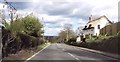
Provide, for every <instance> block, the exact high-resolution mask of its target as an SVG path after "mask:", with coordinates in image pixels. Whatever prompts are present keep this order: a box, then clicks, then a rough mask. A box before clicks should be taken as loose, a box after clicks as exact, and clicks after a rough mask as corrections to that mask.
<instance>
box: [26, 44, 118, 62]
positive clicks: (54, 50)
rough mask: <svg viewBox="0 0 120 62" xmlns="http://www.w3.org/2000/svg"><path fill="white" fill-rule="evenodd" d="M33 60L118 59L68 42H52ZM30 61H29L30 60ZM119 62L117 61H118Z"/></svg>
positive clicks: (86, 61) (108, 61)
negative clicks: (67, 43)
mask: <svg viewBox="0 0 120 62" xmlns="http://www.w3.org/2000/svg"><path fill="white" fill-rule="evenodd" d="M31 60H62V61H63V60H69V61H68V62H70V60H71V62H72V60H74V62H113V60H117V59H115V58H112V57H108V56H104V55H101V54H96V53H93V52H89V51H86V50H82V49H80V48H79V47H74V46H70V45H66V44H58V43H55V44H51V45H50V46H49V47H47V48H46V49H44V50H43V51H41V52H40V53H38V54H37V55H36V56H34V57H33V58H31V59H30V61H31ZM28 62H29V61H28ZM65 62H66V61H65ZM116 62H117V61H116Z"/></svg>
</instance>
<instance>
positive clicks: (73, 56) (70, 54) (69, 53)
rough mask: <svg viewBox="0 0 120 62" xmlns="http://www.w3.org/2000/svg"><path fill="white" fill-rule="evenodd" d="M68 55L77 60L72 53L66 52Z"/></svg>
mask: <svg viewBox="0 0 120 62" xmlns="http://www.w3.org/2000/svg"><path fill="white" fill-rule="evenodd" d="M68 54H69V55H70V56H72V57H73V58H75V59H76V60H79V59H78V58H77V57H75V56H74V55H73V54H71V53H68Z"/></svg>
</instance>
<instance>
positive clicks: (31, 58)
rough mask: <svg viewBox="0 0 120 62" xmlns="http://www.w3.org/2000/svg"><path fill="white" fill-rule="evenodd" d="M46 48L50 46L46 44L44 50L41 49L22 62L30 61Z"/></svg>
mask: <svg viewBox="0 0 120 62" xmlns="http://www.w3.org/2000/svg"><path fill="white" fill-rule="evenodd" d="M48 46H50V44H48V45H47V46H46V47H45V48H43V49H42V50H40V51H38V52H37V53H35V54H34V55H33V56H31V57H29V58H28V59H27V60H25V61H24V62H27V61H29V60H30V59H32V58H33V57H34V56H36V55H37V54H38V53H40V52H42V51H43V50H44V49H46V48H47V47H48Z"/></svg>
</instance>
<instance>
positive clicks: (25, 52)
mask: <svg viewBox="0 0 120 62" xmlns="http://www.w3.org/2000/svg"><path fill="white" fill-rule="evenodd" d="M49 44H50V43H44V44H42V45H40V46H38V47H36V48H32V49H29V50H21V51H19V52H18V53H16V54H10V55H9V57H5V58H4V59H2V60H3V61H4V60H23V61H24V60H26V59H27V58H29V57H31V56H32V55H34V54H35V53H37V52H38V51H40V50H42V49H43V48H44V47H46V46H47V45H49Z"/></svg>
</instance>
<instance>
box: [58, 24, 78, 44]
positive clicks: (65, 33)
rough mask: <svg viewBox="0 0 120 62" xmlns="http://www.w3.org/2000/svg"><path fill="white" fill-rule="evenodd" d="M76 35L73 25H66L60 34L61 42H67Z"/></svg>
mask: <svg viewBox="0 0 120 62" xmlns="http://www.w3.org/2000/svg"><path fill="white" fill-rule="evenodd" d="M75 37H76V34H75V32H74V31H73V30H72V25H71V24H65V25H64V29H63V30H62V31H61V32H60V33H59V41H60V42H61V41H62V42H65V41H68V40H69V39H71V38H75Z"/></svg>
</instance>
